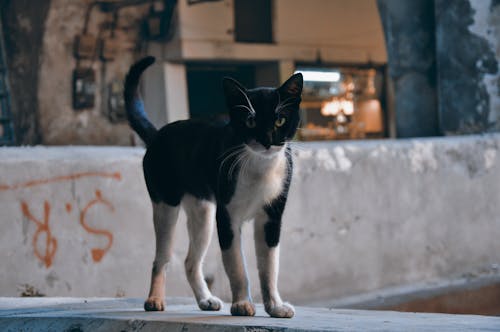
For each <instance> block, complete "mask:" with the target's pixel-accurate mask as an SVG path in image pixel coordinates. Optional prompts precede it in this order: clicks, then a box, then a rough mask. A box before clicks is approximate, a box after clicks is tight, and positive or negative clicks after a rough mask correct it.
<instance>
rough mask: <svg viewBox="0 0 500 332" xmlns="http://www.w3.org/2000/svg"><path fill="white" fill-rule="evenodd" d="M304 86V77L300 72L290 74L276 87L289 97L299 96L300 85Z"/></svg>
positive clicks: (300, 91) (300, 92)
mask: <svg viewBox="0 0 500 332" xmlns="http://www.w3.org/2000/svg"><path fill="white" fill-rule="evenodd" d="M303 86H304V79H303V77H302V74H301V73H297V74H294V75H292V76H291V77H290V78H289V79H288V80H287V81H286V82H285V83H283V85H282V86H280V87H279V88H278V90H279V92H280V93H281V94H282V95H285V96H289V97H300V95H301V94H302V87H303Z"/></svg>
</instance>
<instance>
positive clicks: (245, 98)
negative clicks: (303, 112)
mask: <svg viewBox="0 0 500 332" xmlns="http://www.w3.org/2000/svg"><path fill="white" fill-rule="evenodd" d="M223 86H224V94H225V97H226V104H227V107H228V109H229V116H230V123H231V126H232V127H233V129H234V132H235V134H236V135H237V136H238V137H239V138H240V139H241V140H242V141H243V142H245V143H246V144H253V145H255V144H260V145H261V146H263V147H264V148H265V149H266V150H269V149H270V148H273V149H279V148H280V147H282V146H283V145H284V144H285V143H286V142H287V141H288V140H290V139H292V138H293V136H294V135H295V132H296V131H297V126H298V124H299V105H300V102H301V94H302V86H303V78H302V74H300V73H298V74H295V75H293V76H291V77H290V78H289V79H288V80H287V81H286V82H285V83H283V85H282V86H280V87H279V88H256V89H246V88H245V87H243V86H242V85H241V84H240V83H238V82H237V81H236V80H234V79H232V78H227V77H226V78H224V80H223Z"/></svg>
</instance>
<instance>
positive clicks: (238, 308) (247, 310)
mask: <svg viewBox="0 0 500 332" xmlns="http://www.w3.org/2000/svg"><path fill="white" fill-rule="evenodd" d="M231 315H233V316H255V305H254V304H253V303H252V302H250V301H239V302H235V303H233V305H231Z"/></svg>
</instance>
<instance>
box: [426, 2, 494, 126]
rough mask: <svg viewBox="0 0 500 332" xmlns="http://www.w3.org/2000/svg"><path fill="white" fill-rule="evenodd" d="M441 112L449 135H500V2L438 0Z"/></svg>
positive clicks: (442, 122)
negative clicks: (490, 133) (489, 132)
mask: <svg viewBox="0 0 500 332" xmlns="http://www.w3.org/2000/svg"><path fill="white" fill-rule="evenodd" d="M435 4H436V50H437V60H438V76H439V85H438V86H439V111H440V119H441V129H442V131H443V133H445V134H470V133H481V132H488V131H499V130H500V69H499V68H500V67H499V61H500V2H499V1H498V0H488V1H484V0H456V1H447V0H436V2H435Z"/></svg>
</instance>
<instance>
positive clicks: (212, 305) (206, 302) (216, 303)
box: [198, 296, 222, 311]
mask: <svg viewBox="0 0 500 332" xmlns="http://www.w3.org/2000/svg"><path fill="white" fill-rule="evenodd" d="M198 307H200V309H201V310H205V311H219V310H220V309H221V308H222V301H221V300H220V299H219V298H218V297H216V296H211V297H209V298H207V299H203V300H200V301H199V302H198Z"/></svg>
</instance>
